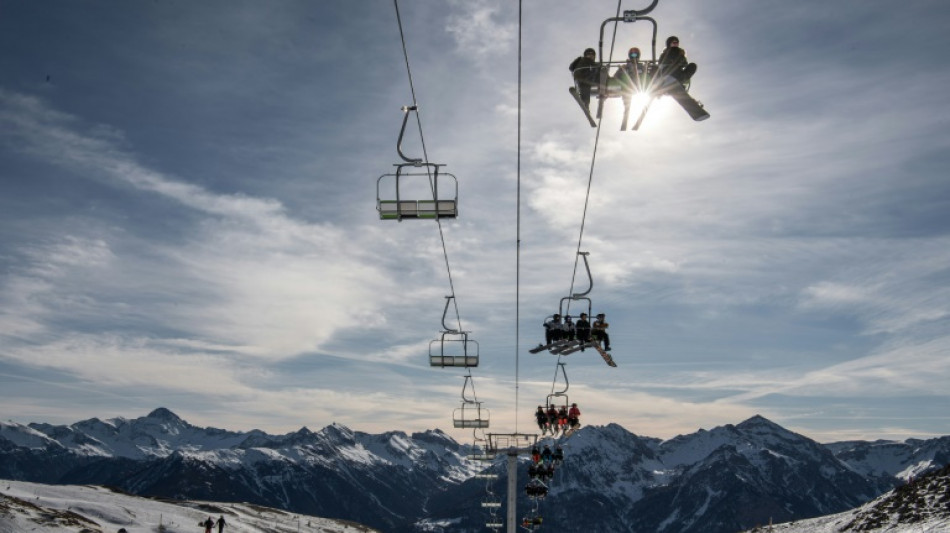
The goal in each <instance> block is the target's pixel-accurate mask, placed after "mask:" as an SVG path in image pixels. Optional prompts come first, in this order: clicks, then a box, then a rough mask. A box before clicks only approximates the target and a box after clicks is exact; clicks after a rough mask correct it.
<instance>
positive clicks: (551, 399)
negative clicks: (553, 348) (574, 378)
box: [545, 362, 571, 407]
mask: <svg viewBox="0 0 950 533" xmlns="http://www.w3.org/2000/svg"><path fill="white" fill-rule="evenodd" d="M558 372H560V373H561V375H562V376H564V388H563V389H561V390H557V391H555V390H554V387H556V386H557V375H558ZM570 387H571V384H570V382H569V381H568V380H567V370H566V364H565V363H561V362H558V364H557V369H556V370H555V371H554V382H553V383H552V384H551V394H548V397H547V400H546V402H545V405H546V407H551V406H554V407H557V406H558V405H570V403H571V402H570V399H569V398H568V396H567V389H569V388H570ZM560 398H563V399H564V403H562V404H558V403H555V402H556V401H557V400H558V399H560Z"/></svg>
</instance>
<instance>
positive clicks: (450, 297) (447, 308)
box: [442, 294, 462, 333]
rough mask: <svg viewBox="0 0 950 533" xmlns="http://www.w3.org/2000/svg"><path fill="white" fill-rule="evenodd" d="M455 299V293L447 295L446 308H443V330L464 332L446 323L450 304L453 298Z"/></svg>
mask: <svg viewBox="0 0 950 533" xmlns="http://www.w3.org/2000/svg"><path fill="white" fill-rule="evenodd" d="M454 299H455V295H454V294H453V295H451V296H446V297H445V309H443V310H442V330H443V331H445V332H446V333H462V331H460V330H458V329H455V328H450V327H448V326H446V325H445V318H446V317H447V316H448V314H449V304H450V303H452V300H454Z"/></svg>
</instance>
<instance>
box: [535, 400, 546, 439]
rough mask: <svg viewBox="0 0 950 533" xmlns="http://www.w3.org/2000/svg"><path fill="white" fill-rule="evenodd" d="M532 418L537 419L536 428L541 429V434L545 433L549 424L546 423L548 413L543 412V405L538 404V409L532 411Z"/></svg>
mask: <svg viewBox="0 0 950 533" xmlns="http://www.w3.org/2000/svg"><path fill="white" fill-rule="evenodd" d="M534 418H535V419H536V420H537V421H538V429H540V430H541V434H542V435H545V434H547V432H548V429H549V428H550V425H549V424H548V414H547V413H546V412H544V407H541V406H540V405H539V406H538V410H537V411H535V412H534Z"/></svg>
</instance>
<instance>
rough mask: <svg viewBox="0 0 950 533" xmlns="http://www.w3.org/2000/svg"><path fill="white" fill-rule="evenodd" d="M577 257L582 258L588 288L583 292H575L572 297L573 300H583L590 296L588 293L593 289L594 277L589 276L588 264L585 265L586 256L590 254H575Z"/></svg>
mask: <svg viewBox="0 0 950 533" xmlns="http://www.w3.org/2000/svg"><path fill="white" fill-rule="evenodd" d="M577 255H579V256H581V257H583V258H584V269H585V270H587V279H588V280H589V281H590V286H589V287H587V290H586V291H584V292H575V293H574V294H573V295H571V296H572V298H574V299H578V298H583V297H584V296H587V295H588V294H590V291H591V290H593V288H594V277H593V276H591V274H590V264H588V263H587V256H588V255H590V252H577Z"/></svg>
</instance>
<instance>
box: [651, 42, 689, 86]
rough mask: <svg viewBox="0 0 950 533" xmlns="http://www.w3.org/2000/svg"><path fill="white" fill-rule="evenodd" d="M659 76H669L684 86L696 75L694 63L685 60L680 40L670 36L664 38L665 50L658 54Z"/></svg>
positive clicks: (684, 51)
mask: <svg viewBox="0 0 950 533" xmlns="http://www.w3.org/2000/svg"><path fill="white" fill-rule="evenodd" d="M658 63H659V65H660V75H669V76H673V77H674V78H676V80H677V81H679V82H680V83H682V84H683V85H686V84H687V83H689V80H690V78H692V77H693V74H696V68H697V67H696V63H690V62H689V59H686V50H685V49H683V48H680V38H679V37H677V36H675V35H670V36H669V37H667V38H666V48H665V49H664V50H663V51H662V52H661V53H660V59H659V61H658Z"/></svg>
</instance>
